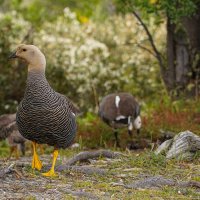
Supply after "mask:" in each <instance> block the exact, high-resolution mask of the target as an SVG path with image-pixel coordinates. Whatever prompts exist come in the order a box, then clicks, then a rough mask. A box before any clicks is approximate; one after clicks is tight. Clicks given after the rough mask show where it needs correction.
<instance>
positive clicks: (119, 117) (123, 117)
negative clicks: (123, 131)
mask: <svg viewBox="0 0 200 200" xmlns="http://www.w3.org/2000/svg"><path fill="white" fill-rule="evenodd" d="M125 118H126V117H125V116H123V115H119V116H117V117H116V118H115V119H116V120H117V121H118V120H120V119H125Z"/></svg>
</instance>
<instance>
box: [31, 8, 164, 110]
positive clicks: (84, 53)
mask: <svg viewBox="0 0 200 200" xmlns="http://www.w3.org/2000/svg"><path fill="white" fill-rule="evenodd" d="M151 27H152V28H151V31H152V32H153V36H154V39H155V41H158V45H159V46H158V48H160V49H162V45H163V44H162V41H165V40H164V37H165V31H164V27H160V28H157V27H155V26H153V23H152V26H151ZM34 42H35V44H36V45H38V46H40V47H41V48H42V49H43V51H44V52H45V55H46V58H47V65H48V77H49V79H50V81H51V82H52V84H53V85H54V86H56V87H57V89H58V90H60V92H64V93H65V94H67V95H68V96H70V97H71V98H72V99H74V100H75V102H77V103H78V104H79V105H80V107H84V108H86V109H87V110H88V109H91V108H94V105H95V92H96V93H97V96H98V97H99V99H101V97H102V96H104V95H106V94H108V93H110V92H119V91H127V92H131V93H132V94H133V95H135V96H138V97H139V98H144V97H146V96H148V95H150V96H151V95H153V94H154V93H155V92H158V91H160V89H161V88H162V84H160V83H161V80H160V76H159V69H158V65H157V64H156V59H155V58H154V57H153V56H152V55H150V54H149V53H148V52H146V51H145V50H144V49H142V48H140V47H139V46H138V44H140V45H141V46H145V47H146V48H149V49H151V47H150V45H149V43H148V41H147V37H146V34H145V33H144V31H143V28H142V27H141V26H139V25H138V24H137V21H136V20H135V19H134V17H133V16H132V15H126V16H125V17H122V16H112V17H110V18H108V19H107V20H106V21H104V22H103V23H102V22H101V23H98V22H93V21H90V20H88V22H87V23H80V22H79V21H78V19H77V18H76V14H75V13H73V12H71V11H70V10H69V8H65V10H64V17H60V18H59V19H58V20H57V21H56V22H55V23H53V24H52V23H46V24H44V26H43V28H42V30H41V31H40V32H39V33H37V34H36V35H35V40H34ZM57 76H60V79H58V77H57Z"/></svg>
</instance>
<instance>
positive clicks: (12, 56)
mask: <svg viewBox="0 0 200 200" xmlns="http://www.w3.org/2000/svg"><path fill="white" fill-rule="evenodd" d="M12 58H17V55H16V51H15V52H13V53H11V54H10V56H9V57H8V59H12Z"/></svg>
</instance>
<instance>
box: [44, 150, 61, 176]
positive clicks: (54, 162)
mask: <svg viewBox="0 0 200 200" xmlns="http://www.w3.org/2000/svg"><path fill="white" fill-rule="evenodd" d="M57 157H58V149H56V148H55V149H54V151H53V162H52V166H51V169H50V170H49V171H48V172H46V173H43V174H42V175H43V176H57V174H56V173H55V171H54V168H55V164H56V160H57Z"/></svg>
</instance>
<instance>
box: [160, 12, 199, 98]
mask: <svg viewBox="0 0 200 200" xmlns="http://www.w3.org/2000/svg"><path fill="white" fill-rule="evenodd" d="M180 24H181V26H180ZM180 24H174V23H172V22H171V20H170V18H168V21H167V67H166V68H165V69H164V70H162V77H163V80H164V83H165V85H166V88H167V90H168V92H169V94H170V96H171V97H172V98H173V99H177V98H181V97H183V96H184V97H198V95H199V94H200V88H199V82H200V80H199V78H200V77H199V76H200V8H199V9H198V10H197V12H196V14H195V15H194V16H192V17H185V18H183V19H182V20H181V23H180Z"/></svg>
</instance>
